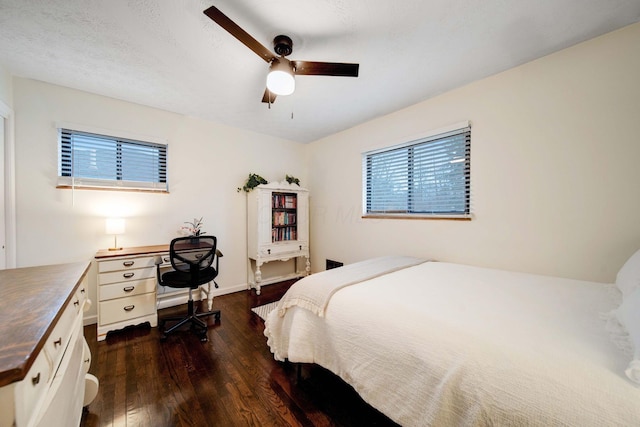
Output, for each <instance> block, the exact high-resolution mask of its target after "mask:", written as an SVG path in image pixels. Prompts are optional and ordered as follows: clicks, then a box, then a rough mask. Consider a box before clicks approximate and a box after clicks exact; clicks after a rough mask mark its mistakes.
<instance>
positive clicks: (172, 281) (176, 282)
mask: <svg viewBox="0 0 640 427" xmlns="http://www.w3.org/2000/svg"><path fill="white" fill-rule="evenodd" d="M217 274H218V273H217V272H216V270H215V269H214V268H213V267H207V268H205V269H203V270H200V272H199V277H198V280H197V281H195V282H194V281H193V279H192V277H191V274H189V273H188V272H184V271H177V270H174V271H168V272H166V273H164V274H163V275H162V283H163V285H166V286H169V287H172V288H192V289H196V288H197V287H198V286H200V285H204V284H205V283H209V282H211V281H212V280H213V279H215V278H216V276H217Z"/></svg>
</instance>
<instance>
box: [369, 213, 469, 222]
mask: <svg viewBox="0 0 640 427" xmlns="http://www.w3.org/2000/svg"><path fill="white" fill-rule="evenodd" d="M362 218H363V219H419V220H445V221H447V220H448V221H471V220H472V219H473V215H471V214H467V215H421V214H406V213H402V214H391V213H385V214H364V215H362Z"/></svg>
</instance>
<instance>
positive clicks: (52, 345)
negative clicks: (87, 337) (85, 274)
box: [44, 295, 78, 373]
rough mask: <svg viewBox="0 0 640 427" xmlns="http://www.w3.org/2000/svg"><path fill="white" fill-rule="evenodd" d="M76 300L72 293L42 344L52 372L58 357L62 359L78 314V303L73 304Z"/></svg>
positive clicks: (58, 360)
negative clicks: (69, 300)
mask: <svg viewBox="0 0 640 427" xmlns="http://www.w3.org/2000/svg"><path fill="white" fill-rule="evenodd" d="M77 301H78V300H77V297H76V296H75V295H74V296H73V298H72V300H71V302H70V303H69V304H68V305H67V307H66V308H65V309H64V311H63V312H62V315H61V316H60V319H59V320H58V323H56V326H55V327H54V328H53V331H52V332H51V335H49V338H47V341H46V343H45V345H44V350H45V352H46V353H47V354H48V355H49V358H50V360H51V366H52V370H53V372H55V370H56V368H57V366H58V363H60V359H62V355H63V354H64V351H65V349H66V348H67V343H68V342H69V338H70V337H71V333H72V332H73V322H74V320H75V319H76V317H77V315H78V309H77V307H78V305H77V304H74V303H77ZM53 372H52V373H53Z"/></svg>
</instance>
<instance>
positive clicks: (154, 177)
mask: <svg viewBox="0 0 640 427" xmlns="http://www.w3.org/2000/svg"><path fill="white" fill-rule="evenodd" d="M59 138H60V164H59V171H58V177H59V179H58V183H59V184H62V185H74V186H86V187H102V188H127V189H143V190H157V191H167V190H168V187H167V146H166V145H164V144H156V143H151V142H144V141H136V140H131V139H125V138H117V137H112V136H107V135H98V134H93V133H88V132H80V131H76V130H71V129H62V128H61V129H60V130H59Z"/></svg>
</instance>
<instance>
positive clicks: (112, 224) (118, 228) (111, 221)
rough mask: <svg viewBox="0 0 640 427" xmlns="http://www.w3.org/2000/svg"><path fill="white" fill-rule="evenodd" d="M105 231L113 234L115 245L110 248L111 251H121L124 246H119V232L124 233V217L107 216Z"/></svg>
mask: <svg viewBox="0 0 640 427" xmlns="http://www.w3.org/2000/svg"><path fill="white" fill-rule="evenodd" d="M105 233H106V234H113V247H112V248H109V250H110V251H119V250H121V249H122V247H118V234H124V219H123V218H107V222H106V224H105Z"/></svg>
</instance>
